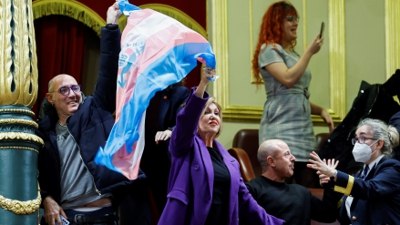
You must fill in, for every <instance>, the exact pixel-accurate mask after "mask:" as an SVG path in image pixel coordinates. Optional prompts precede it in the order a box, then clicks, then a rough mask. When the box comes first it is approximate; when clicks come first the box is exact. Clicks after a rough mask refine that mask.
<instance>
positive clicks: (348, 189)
mask: <svg viewBox="0 0 400 225" xmlns="http://www.w3.org/2000/svg"><path fill="white" fill-rule="evenodd" d="M360 175H361V173H360V172H359V173H357V174H355V176H354V177H353V176H349V175H348V174H346V173H344V172H340V171H338V174H337V179H336V183H335V186H334V189H335V190H336V191H337V192H340V193H345V196H344V198H343V199H342V202H341V207H340V208H339V217H338V220H339V222H340V224H353V225H357V224H362V225H368V224H371V225H376V224H398V223H399V221H400V213H399V211H400V186H399V182H400V162H399V161H397V160H394V159H386V158H385V157H384V158H382V159H381V160H380V161H379V163H378V164H377V165H376V166H375V167H374V168H372V169H371V171H370V172H369V174H368V176H367V177H366V178H365V180H363V179H361V178H359V177H360ZM350 195H351V196H352V197H353V198H354V199H353V203H352V205H351V207H350V214H351V221H350V219H349V216H348V215H347V211H346V207H345V203H346V198H347V196H350Z"/></svg>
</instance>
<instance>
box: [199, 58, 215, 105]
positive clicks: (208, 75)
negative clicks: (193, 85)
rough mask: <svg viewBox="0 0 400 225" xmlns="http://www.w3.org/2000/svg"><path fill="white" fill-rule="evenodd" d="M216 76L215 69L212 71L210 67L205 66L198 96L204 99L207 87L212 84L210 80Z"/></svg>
mask: <svg viewBox="0 0 400 225" xmlns="http://www.w3.org/2000/svg"><path fill="white" fill-rule="evenodd" d="M214 76H215V69H211V68H210V67H207V66H205V67H204V68H203V71H202V74H201V80H200V83H199V86H197V89H196V96H197V97H200V98H203V94H204V92H205V91H206V88H207V85H208V83H209V82H210V80H209V78H213V77H214Z"/></svg>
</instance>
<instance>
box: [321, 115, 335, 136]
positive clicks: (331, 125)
mask: <svg viewBox="0 0 400 225" xmlns="http://www.w3.org/2000/svg"><path fill="white" fill-rule="evenodd" d="M321 117H322V119H324V121H325V123H326V125H328V127H329V133H332V132H333V130H334V129H335V125H334V123H333V120H332V117H331V115H330V114H329V113H328V111H326V109H322V111H321Z"/></svg>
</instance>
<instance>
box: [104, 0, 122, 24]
mask: <svg viewBox="0 0 400 225" xmlns="http://www.w3.org/2000/svg"><path fill="white" fill-rule="evenodd" d="M121 15H122V12H121V10H119V7H118V3H117V2H115V3H114V4H113V5H112V6H110V7H108V10H107V24H118V18H119V17H120V16H121Z"/></svg>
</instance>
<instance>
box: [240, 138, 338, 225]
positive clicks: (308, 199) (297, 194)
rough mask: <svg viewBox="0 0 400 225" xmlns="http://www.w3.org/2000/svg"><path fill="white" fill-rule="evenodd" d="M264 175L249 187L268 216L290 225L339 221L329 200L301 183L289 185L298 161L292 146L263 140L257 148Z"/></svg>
mask: <svg viewBox="0 0 400 225" xmlns="http://www.w3.org/2000/svg"><path fill="white" fill-rule="evenodd" d="M257 157H258V161H259V162H260V164H261V168H262V174H261V176H260V177H257V178H255V179H253V180H251V181H250V182H248V183H247V184H246V186H247V188H248V189H249V191H250V193H251V194H252V196H253V198H254V199H255V200H256V201H257V202H258V204H259V205H260V206H261V207H263V208H264V209H265V211H266V212H268V213H269V214H271V215H273V216H275V217H278V218H282V219H283V220H285V221H286V223H287V224H291V225H294V224H299V225H304V224H310V223H311V219H313V220H316V221H319V222H325V223H330V222H334V221H335V220H336V211H335V209H336V205H330V204H329V202H333V201H329V199H327V198H328V197H327V196H325V195H324V198H323V201H321V200H319V199H318V198H317V197H315V196H313V195H311V192H310V191H309V190H308V189H307V188H305V187H303V186H301V185H298V184H287V183H285V182H284V181H285V179H287V178H290V177H291V176H293V170H294V162H295V161H296V158H295V157H294V156H293V155H292V153H291V152H290V149H289V146H288V145H287V144H286V143H285V142H283V141H281V140H277V139H272V140H267V141H264V142H263V143H262V144H261V145H260V147H259V149H258V155H257Z"/></svg>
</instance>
